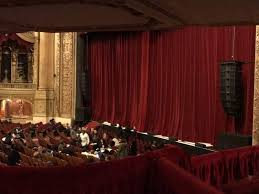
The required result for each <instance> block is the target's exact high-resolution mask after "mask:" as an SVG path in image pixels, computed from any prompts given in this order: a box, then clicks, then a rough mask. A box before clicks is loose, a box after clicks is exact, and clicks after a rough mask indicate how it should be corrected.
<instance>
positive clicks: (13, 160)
mask: <svg viewBox="0 0 259 194" xmlns="http://www.w3.org/2000/svg"><path fill="white" fill-rule="evenodd" d="M7 159H8V162H7V164H8V165H10V166H17V163H19V161H20V160H21V156H20V154H19V152H17V151H16V150H13V149H12V150H11V151H10V152H9V153H8V156H7Z"/></svg>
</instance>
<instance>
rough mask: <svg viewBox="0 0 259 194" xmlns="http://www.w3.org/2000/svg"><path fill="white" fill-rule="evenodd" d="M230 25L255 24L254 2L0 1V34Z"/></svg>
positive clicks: (258, 16) (258, 15)
mask: <svg viewBox="0 0 259 194" xmlns="http://www.w3.org/2000/svg"><path fill="white" fill-rule="evenodd" d="M229 24H230V25H231V24H259V0H246V1H245V0H217V1H212V0H0V31H1V32H23V31H50V32H57V31H88V32H89V31H116V30H127V31H130V30H156V29H165V28H171V27H175V26H182V25H229Z"/></svg>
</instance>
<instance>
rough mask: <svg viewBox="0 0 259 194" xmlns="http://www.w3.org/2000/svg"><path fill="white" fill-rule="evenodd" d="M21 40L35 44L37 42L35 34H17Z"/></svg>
mask: <svg viewBox="0 0 259 194" xmlns="http://www.w3.org/2000/svg"><path fill="white" fill-rule="evenodd" d="M16 34H17V36H19V37H20V38H21V39H23V40H25V41H26V42H30V43H34V42H35V34H34V32H24V33H16Z"/></svg>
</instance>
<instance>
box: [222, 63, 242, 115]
mask: <svg viewBox="0 0 259 194" xmlns="http://www.w3.org/2000/svg"><path fill="white" fill-rule="evenodd" d="M242 64H243V62H240V61H229V62H223V63H221V64H220V83H221V84H220V95H221V101H222V104H223V107H224V110H225V112H226V113H227V114H228V115H230V116H233V117H240V116H241V114H242V107H243V105H242V102H243V88H242Z"/></svg>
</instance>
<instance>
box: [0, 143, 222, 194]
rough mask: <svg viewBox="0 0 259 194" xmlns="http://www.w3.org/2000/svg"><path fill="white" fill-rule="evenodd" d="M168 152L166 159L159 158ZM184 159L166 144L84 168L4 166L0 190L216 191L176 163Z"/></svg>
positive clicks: (98, 193)
mask: <svg viewBox="0 0 259 194" xmlns="http://www.w3.org/2000/svg"><path fill="white" fill-rule="evenodd" d="M169 153H170V155H171V156H170V157H169V159H161V158H163V157H162V156H166V155H167V154H169ZM185 159H186V156H185V155H184V152H183V151H181V150H180V149H179V148H177V147H176V146H167V147H166V148H164V149H161V150H158V151H155V152H153V153H151V152H150V153H147V154H143V155H141V156H137V157H128V158H125V159H122V160H114V161H110V162H103V163H95V164H90V165H87V166H85V167H73V168H72V167H71V168H66V167H63V168H61V167H53V168H49V167H48V168H27V167H26V168H25V167H3V168H1V169H0V183H1V193H4V194H35V193H37V194H46V193H48V194H72V193H73V194H122V193H123V194H153V193H154V194H159V193H161V192H160V191H164V190H165V189H166V191H167V192H165V193H164V192H163V193H164V194H166V193H170V194H187V193H189V191H190V193H193V191H195V193H199V194H207V193H208V194H209V193H210V194H216V193H218V192H216V191H215V190H214V189H213V188H212V187H210V186H209V185H206V184H205V183H202V182H201V181H200V180H198V179H197V178H195V177H194V176H193V175H191V174H190V173H188V172H187V171H185V170H184V169H182V168H181V167H179V165H178V164H176V163H180V164H184V162H183V161H182V160H185ZM174 162H176V163H174ZM185 185H188V188H187V187H186V186H185ZM187 191H188V192H187Z"/></svg>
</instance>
